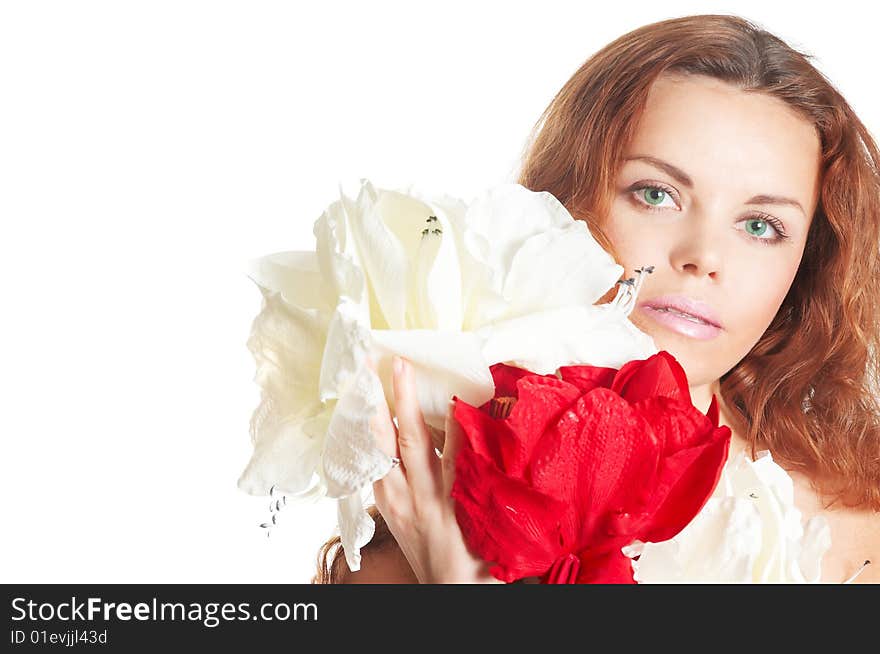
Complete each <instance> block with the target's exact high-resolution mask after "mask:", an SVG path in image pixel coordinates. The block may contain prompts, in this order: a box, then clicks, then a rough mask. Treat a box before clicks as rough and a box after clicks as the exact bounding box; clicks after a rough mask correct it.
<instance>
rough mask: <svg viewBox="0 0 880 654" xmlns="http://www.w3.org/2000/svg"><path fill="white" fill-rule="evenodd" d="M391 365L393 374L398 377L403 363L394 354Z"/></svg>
mask: <svg viewBox="0 0 880 654" xmlns="http://www.w3.org/2000/svg"><path fill="white" fill-rule="evenodd" d="M392 365H393V366H394V374H395V375H399V374H400V373H401V372H403V361H402V360H401V358H400V357H399V356H397V355H396V354H395V355H394V358H393V359H392Z"/></svg>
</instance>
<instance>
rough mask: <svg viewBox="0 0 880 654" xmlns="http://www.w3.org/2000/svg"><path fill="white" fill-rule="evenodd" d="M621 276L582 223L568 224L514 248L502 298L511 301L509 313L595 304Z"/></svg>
mask: <svg viewBox="0 0 880 654" xmlns="http://www.w3.org/2000/svg"><path fill="white" fill-rule="evenodd" d="M536 271H540V273H539V274H536ZM624 272H625V271H624V268H623V266H621V265H619V264H617V263H615V262H614V259H613V258H612V257H611V255H610V254H608V252H606V251H605V250H604V249H602V246H600V245H599V243H598V242H597V241H596V240H595V239H594V238H593V236H592V235H591V234H590V231H589V229H588V228H587V225H586V223H584V222H582V221H575V220H572V221H571V224H570V225H569V226H567V227H565V228H561V229H558V228H557V229H552V230H549V231H547V232H543V233H541V234H536V235H535V236H532V237H531V238H529V239H528V240H527V241H526V242H525V243H523V245H522V247H521V248H520V249H519V250H517V252H516V254H515V255H514V257H513V261H512V262H511V265H510V270H509V271H508V273H507V276H506V278H505V280H504V292H503V294H504V297H505V299H507V300H508V301H509V302H510V307H509V309H508V313H507V315H508V317H511V318H512V317H515V316H520V315H523V314H526V313H530V312H535V311H542V310H546V309H553V308H556V307H563V306H566V305H570V304H578V305H585V306H590V305H593V304H595V303H596V302H597V301H598V300H599V299H600V298H601V297H602V296H603V295H605V293H607V292H608V290H609V289H610V288H611V287H612V286H614V284H615V282H617V281H618V280H619V279H620V278H621V277H622V276H623V274H624ZM547 280H552V283H551V284H548V283H547Z"/></svg>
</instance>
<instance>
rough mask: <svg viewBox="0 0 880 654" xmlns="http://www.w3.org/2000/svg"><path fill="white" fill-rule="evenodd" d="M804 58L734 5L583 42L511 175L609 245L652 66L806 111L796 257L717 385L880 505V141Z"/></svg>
mask: <svg viewBox="0 0 880 654" xmlns="http://www.w3.org/2000/svg"><path fill="white" fill-rule="evenodd" d="M811 58H812V55H809V54H806V53H802V52H799V51H798V50H795V49H794V48H792V47H790V46H789V45H787V44H786V43H785V42H783V41H782V40H781V39H779V38H777V37H776V36H774V35H773V34H770V33H769V32H767V31H765V30H764V29H762V28H760V27H759V26H758V25H756V24H754V23H752V22H750V21H748V20H746V19H744V18H741V17H738V16H731V15H696V16H684V17H681V18H673V19H670V20H664V21H661V22H657V23H653V24H650V25H646V26H644V27H640V28H638V29H636V30H634V31H632V32H629V33H628V34H625V35H623V36H621V37H620V38H618V39H616V40H614V41H613V42H611V43H609V44H608V45H606V46H605V47H604V48H602V49H601V50H599V51H598V52H596V53H595V54H593V55H592V56H591V57H590V58H589V59H588V60H587V61H586V62H585V63H584V64H583V65H582V66H581V67H580V68H579V69H578V70H577V71H576V72H575V73H574V75H572V77H571V78H570V79H569V80H568V82H566V84H565V85H564V86H563V87H562V89H560V91H559V92H558V93H557V94H556V96H555V97H554V98H553V100H552V101H551V103H550V105H549V106H548V107H547V108H546V109H545V110H544V112H543V113H542V114H541V116H540V117H539V119H538V121H537V122H536V123H535V126H534V128H533V130H532V133H531V134H530V136H529V139H528V142H527V144H526V147H525V150H524V152H523V165H522V168H521V171H520V174H519V179H518V180H517V181H518V182H519V183H520V184H522V185H523V186H525V187H526V188H529V189H531V190H533V191H548V192H550V193H552V194H553V195H554V196H555V197H556V198H557V199H559V201H560V202H562V204H563V205H564V206H565V207H566V208H567V209H568V211H569V212H570V213H571V214H572V216H573V217H574V218H575V219H577V220H583V221H585V222H586V223H587V225H588V226H589V228H590V231H591V232H592V234H593V236H594V237H595V238H596V240H597V241H598V242H599V243H600V244H601V245H602V246H603V247H604V248H605V249H606V250H607V251H608V252H610V253H611V254H612V255H614V253H615V251H614V247H613V243H612V242H611V241H610V239H609V238H608V237H607V235H606V234H605V232H604V231H603V229H602V224H603V221H604V219H605V217H606V216H607V215H608V213H609V210H610V206H611V201H612V198H613V193H614V184H615V179H614V178H615V176H616V173H617V170H618V168H619V165H620V163H621V160H622V158H623V156H624V151H625V148H626V147H627V145H628V144H629V143H630V141H631V140H632V138H633V135H634V133H635V130H636V128H637V125H638V122H639V119H640V117H641V114H642V112H643V111H644V107H645V104H646V101H647V97H648V92H649V90H650V88H651V85H652V84H653V82H654V81H655V80H656V79H657V78H658V77H659V76H660V75H662V74H664V73H670V74H678V75H682V74H684V75H702V76H708V77H712V78H715V79H718V80H721V81H724V82H726V83H728V84H731V85H734V86H735V87H737V88H739V89H742V90H743V91H746V92H749V93H763V94H766V95H769V96H772V97H775V98H778V99H780V100H782V101H784V102H785V103H786V104H787V105H788V106H789V107H791V108H792V109H794V110H795V111H796V112H798V113H799V115H801V116H802V117H803V118H804V119H805V120H808V121H810V122H811V123H812V124H813V125H814V126H815V128H816V130H817V133H818V135H819V137H820V140H821V148H822V161H821V171H820V173H821V189H820V194H819V203H818V206H817V208H816V212H815V214H814V216H813V219H812V221H811V226H810V231H809V234H808V236H807V243H806V247H805V250H804V255H803V258H802V260H801V265H800V268H799V270H798V272H797V274H796V276H795V279H794V282H793V283H792V286H791V289H790V290H789V292H788V294H787V296H786V297H785V299H784V300H783V302H782V305H781V307H780V309H779V311H778V313H777V315H776V316H775V318H774V319H773V321H772V322H771V324H770V326H769V327H768V329H767V330H766V332H765V333H764V334H763V335H762V337H761V339H760V340H759V341H758V342H757V343H756V344H755V346H754V347H753V348H752V350H751V351H750V352H749V353H748V354H747V355H746V356H745V357H744V358H743V359H742V360H741V361H740V362H739V363H738V364H737V365H736V366H734V367H733V368H732V369H731V370H730V371H728V372H727V373H726V374H725V375H724V376H723V377H722V378H721V380H720V393H721V396H722V399H723V400H724V402H725V403H726V404H727V405H728V406H730V407H732V408H733V409H734V412H735V415H734V416H733V417H734V419H735V420H736V421H737V422H738V425H737V427H738V429H740V430H741V431H742V432H743V435H744V437H745V438H746V440H747V441H748V442H749V443H750V444H751V447H752V451H753V454H754V452H755V451H756V450H757V449H764V448H766V449H769V450H771V451H772V452H773V455H774V458H776V459H778V460H780V461H782V462H785V463H787V464H788V466H789V467H791V468H793V469H798V470H800V471H802V472H804V473H806V474H808V475H809V476H810V477H811V479H812V480H813V483H814V485H815V486H816V488H817V490H819V491H820V492H822V493H823V494H824V495H826V496H827V497H831V498H833V499H834V500H841V501H842V502H843V503H845V504H848V505H858V506H863V507H867V508H870V509H873V510H880V399H878V393H880V389H878V384H877V380H878V372H880V367H878V360H877V356H876V354H877V353H878V352H880V324H878V316H880V295H878V293H877V292H876V291H875V290H874V288H873V282H874V281H875V280H880V257H878V254H880V252H878V246H880V172H878V171H880V153H878V148H877V144H876V143H875V141H874V140H873V138H872V136H871V134H870V133H869V132H868V130H867V129H866V127H865V126H864V125H863V124H862V123H861V121H860V120H859V119H858V117H857V116H856V114H855V112H854V111H853V110H852V108H851V107H850V106H849V104H848V103H847V102H846V100H845V99H844V98H843V97H842V95H841V94H840V93H839V92H838V91H837V89H835V87H834V86H833V85H832V84H831V83H830V82H829V81H828V80H827V79H826V78H825V77H824V76H823V75H822V73H821V72H819V71H818V70H817V69H816V68H815V67H814V66H813V65H812V64H811V63H810V61H809V60H810V59H811ZM615 256H616V255H615ZM613 290H614V289H611V291H612V292H613ZM376 515H377V519H378V520H381V516H378V514H376ZM374 540H375V539H374ZM370 546H372V543H371V544H370V545H368V547H370ZM336 558H337V559H338V558H339V556H338V553H337V557H336ZM325 569H326V567H325Z"/></svg>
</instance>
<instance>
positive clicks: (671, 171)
mask: <svg viewBox="0 0 880 654" xmlns="http://www.w3.org/2000/svg"><path fill="white" fill-rule="evenodd" d="M624 161H644V162H645V163H647V164H650V165H652V166H654V167H655V168H659V169H660V170H662V171H664V172H665V173H666V174H667V175H669V176H670V177H674V178H675V179H676V180H678V181H679V182H681V183H682V184H684V185H685V186H686V187H687V188H689V189H692V188H693V187H694V181H693V180H692V179H691V178H690V176H689V175H688V174H687V173H686V172H684V171H683V170H682V169H681V168H679V167H677V166H673V165H672V164H671V163H669V162H668V161H663V160H662V159H658V158H657V157H649V156H647V155H639V156H635V157H626V158H625V159H624ZM746 204H775V205H779V206H789V207H794V208H795V209H799V210H800V212H801V213H802V214H804V216H806V215H807V212H806V211H804V208H803V206H801V203H800V202H798V201H797V200H795V199H793V198H786V197H782V196H781V195H771V194H768V193H762V194H760V195H756V196H754V197H752V198H749V199H748V201H747V202H746Z"/></svg>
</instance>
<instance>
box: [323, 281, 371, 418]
mask: <svg viewBox="0 0 880 654" xmlns="http://www.w3.org/2000/svg"><path fill="white" fill-rule="evenodd" d="M362 309H363V307H362V306H361V305H358V304H356V303H355V302H353V301H351V300H350V299H349V298H347V297H342V298H340V300H339V304H338V305H337V307H336V312H335V313H334V314H333V317H332V318H331V320H330V324H329V326H328V328H327V342H326V345H325V347H324V348H323V357H322V359H321V371H320V376H319V378H320V381H319V393H320V395H319V397H320V399H321V401H322V402H323V401H326V400H328V399H332V398H338V397H339V396H340V393H341V392H342V387H343V386H345V385H346V384H347V383H348V381H349V380H350V379H351V378H353V377H354V375H355V374H356V373H357V371H358V370H359V369H360V368H361V366H362V365H363V363H364V360H365V357H366V355H367V352H368V351H369V347H370V329H369V324H368V323H367V322H366V320H365V318H364V316H363V312H362Z"/></svg>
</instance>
